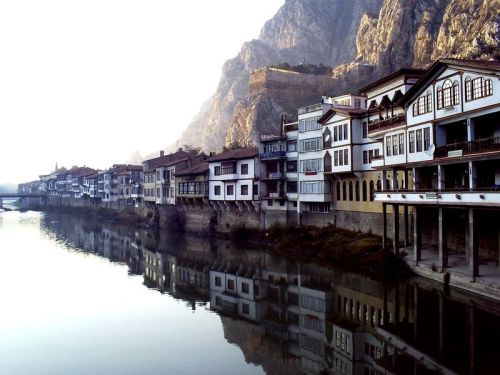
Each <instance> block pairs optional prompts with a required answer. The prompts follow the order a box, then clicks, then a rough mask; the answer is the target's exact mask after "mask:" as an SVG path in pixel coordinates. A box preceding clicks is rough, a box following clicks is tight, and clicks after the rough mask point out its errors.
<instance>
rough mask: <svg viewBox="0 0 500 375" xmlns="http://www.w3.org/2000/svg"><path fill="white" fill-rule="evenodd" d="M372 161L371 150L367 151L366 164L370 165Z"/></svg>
mask: <svg viewBox="0 0 500 375" xmlns="http://www.w3.org/2000/svg"><path fill="white" fill-rule="evenodd" d="M372 160H373V150H369V151H368V163H371V162H372Z"/></svg>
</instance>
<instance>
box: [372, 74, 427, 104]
mask: <svg viewBox="0 0 500 375" xmlns="http://www.w3.org/2000/svg"><path fill="white" fill-rule="evenodd" d="M417 80H418V79H417ZM392 81H393V80H391V81H388V82H383V83H384V84H387V83H390V82H392ZM381 84H382V83H381ZM404 86H405V81H404V80H403V84H402V85H399V86H396V87H395V88H392V89H388V90H385V91H382V92H381V93H379V94H377V95H374V96H373V97H375V96H379V95H383V94H385V93H387V92H390V91H392V90H397V88H398V87H404ZM373 91H375V90H373ZM367 101H368V96H367ZM367 104H368V103H367Z"/></svg>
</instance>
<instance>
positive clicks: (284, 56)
mask: <svg viewBox="0 0 500 375" xmlns="http://www.w3.org/2000/svg"><path fill="white" fill-rule="evenodd" d="M499 6H500V1H499V0H287V1H286V2H285V4H284V5H283V6H282V7H281V8H280V10H279V11H278V12H277V14H276V15H275V16H274V17H273V18H272V19H271V20H269V21H267V22H266V23H265V25H264V26H263V28H262V30H261V33H260V37H259V39H257V40H253V41H250V42H247V43H244V44H243V46H242V48H241V51H240V53H239V54H238V55H237V56H236V57H234V58H233V59H230V60H228V61H227V62H226V63H225V64H224V67H223V69H222V75H221V79H220V82H219V86H218V88H217V91H216V92H215V93H214V95H213V96H212V97H211V98H210V99H209V100H208V101H207V102H206V103H205V105H204V106H203V107H202V108H201V110H200V111H199V113H198V115H197V116H196V117H195V118H194V120H193V121H192V123H191V124H190V125H189V127H188V128H187V129H186V131H185V132H184V134H183V135H182V137H181V139H180V140H179V144H191V145H193V146H201V147H202V148H203V149H205V150H207V151H216V150H219V149H221V148H222V146H224V145H227V144H230V143H233V142H238V143H240V144H242V145H253V144H255V142H256V140H257V139H258V136H259V134H261V133H264V132H268V133H276V132H278V131H279V126H278V123H279V119H280V118H281V115H282V113H283V112H290V111H293V108H290V107H291V104H293V105H297V106H300V105H307V104H311V103H314V102H315V101H318V100H319V97H320V96H321V95H323V94H330V95H333V94H340V93H344V92H352V91H355V90H357V89H358V88H359V87H360V86H363V85H364V84H366V83H368V82H370V81H371V80H374V79H377V78H379V77H381V76H383V75H385V74H388V73H390V72H392V71H394V70H397V69H399V68H402V67H409V66H416V67H424V66H426V65H428V64H429V63H431V62H432V61H433V60H435V59H437V58H439V57H444V56H447V57H457V58H481V59H490V58H498V52H497V49H498V48H497V47H498V43H499V39H500V36H499V17H498V15H497V13H498V9H499ZM284 62H287V63H289V64H290V65H297V64H301V63H304V64H306V63H307V64H325V65H328V66H332V67H334V69H333V72H332V77H331V80H332V82H331V84H329V85H327V86H328V87H327V88H325V86H320V87H318V88H317V89H316V91H314V90H311V89H310V88H307V95H304V94H303V93H302V92H301V90H295V92H296V93H297V94H296V96H294V95H293V93H292V95H290V91H291V90H290V89H287V88H285V87H283V88H282V89H276V87H271V86H272V85H269V86H270V87H269V88H267V89H263V90H259V91H258V92H255V91H254V90H252V87H251V80H252V79H251V76H252V73H254V74H255V71H256V70H257V69H259V68H262V67H268V66H271V65H276V64H280V63H284ZM284 75H285V74H284ZM285 76H286V75H285ZM286 77H289V75H288V76H286ZM286 79H288V78H286ZM279 80H281V78H280V79H279ZM299 80H300V79H298V78H290V81H291V83H292V84H294V83H296V82H297V81H299ZM304 81H307V78H304ZM293 87H295V86H293ZM284 98H286V99H287V100H288V104H287V103H285V100H284ZM314 98H317V99H314Z"/></svg>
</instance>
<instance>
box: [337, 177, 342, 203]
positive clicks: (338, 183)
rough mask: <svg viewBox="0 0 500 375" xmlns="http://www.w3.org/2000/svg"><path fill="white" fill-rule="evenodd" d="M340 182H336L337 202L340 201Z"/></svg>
mask: <svg viewBox="0 0 500 375" xmlns="http://www.w3.org/2000/svg"><path fill="white" fill-rule="evenodd" d="M340 199H341V197H340V181H337V200H340Z"/></svg>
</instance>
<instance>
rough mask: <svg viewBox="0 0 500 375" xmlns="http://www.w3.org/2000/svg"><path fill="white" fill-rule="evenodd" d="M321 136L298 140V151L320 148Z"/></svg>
mask: <svg viewBox="0 0 500 375" xmlns="http://www.w3.org/2000/svg"><path fill="white" fill-rule="evenodd" d="M321 141H322V139H321V138H309V139H303V140H301V141H300V152H307V151H319V150H321Z"/></svg>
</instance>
